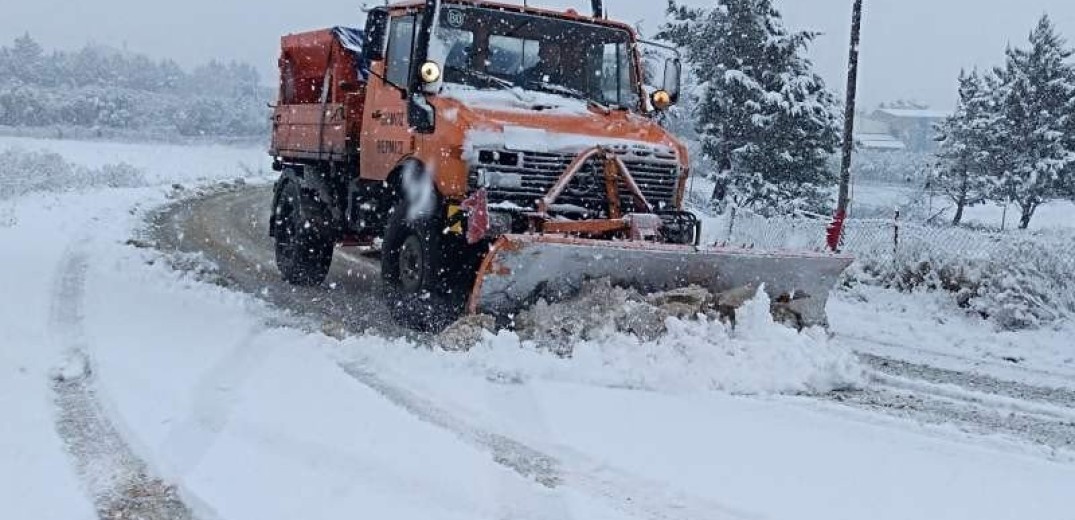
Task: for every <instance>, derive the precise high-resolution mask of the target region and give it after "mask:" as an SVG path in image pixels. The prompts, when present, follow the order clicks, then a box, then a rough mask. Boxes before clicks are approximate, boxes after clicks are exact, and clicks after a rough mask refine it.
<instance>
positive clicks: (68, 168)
mask: <svg viewBox="0 0 1075 520" xmlns="http://www.w3.org/2000/svg"><path fill="white" fill-rule="evenodd" d="M145 185H146V181H145V176H144V174H143V172H142V170H140V169H138V168H135V167H134V166H131V165H130V164H127V163H125V162H121V163H117V164H105V165H102V166H100V167H98V168H88V167H85V166H81V165H77V164H72V163H70V162H68V161H67V160H65V159H64V157H63V156H62V155H60V154H57V153H54V152H49V151H44V150H41V151H26V150H23V149H21V148H7V149H5V150H3V151H2V152H0V199H6V198H14V197H18V196H20V195H24V194H27V193H34V192H64V191H78V190H83V189H87V188H94V187H108V188H131V187H139V186H145Z"/></svg>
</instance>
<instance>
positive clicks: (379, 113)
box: [370, 110, 384, 119]
mask: <svg viewBox="0 0 1075 520" xmlns="http://www.w3.org/2000/svg"><path fill="white" fill-rule="evenodd" d="M370 117H372V118H374V119H380V118H382V117H384V112H382V111H380V110H374V111H373V113H372V114H370Z"/></svg>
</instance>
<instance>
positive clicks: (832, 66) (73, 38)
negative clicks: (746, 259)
mask: <svg viewBox="0 0 1075 520" xmlns="http://www.w3.org/2000/svg"><path fill="white" fill-rule="evenodd" d="M509 1H510V0H509ZM519 1H521V0H519ZM530 1H531V3H532V4H533V5H545V6H551V7H558V8H560V7H571V6H574V7H576V8H579V10H580V11H582V10H583V9H584V8H585V9H588V6H589V1H588V0H530ZM605 1H606V6H607V7H608V9H609V11H610V12H611V14H612V16H613V17H615V18H619V19H622V20H625V21H629V22H632V23H633V22H636V21H643V22H644V24H645V25H646V26H648V27H653V28H655V27H656V26H657V24H659V23H660V21H661V20H663V16H664V13H663V11H664V5H665V2H664V0H605ZM775 1H776V4H777V6H778V7H779V8H780V9H781V10H782V11H783V12H784V15H785V19H786V22H787V25H788V26H789V27H791V28H793V29H811V30H817V31H821V32H823V33H824V36H823V37H822V38H821V39H820V40H819V41H818V42H817V43H816V44H815V46H814V48H813V49H812V51H811V55H812V57H813V58H814V60H815V61H816V63H817V65H818V69H819V70H820V72H821V73H822V74H823V75H824V76H825V78H826V79H827V80H828V81H829V83H830V85H831V86H832V87H834V89H836V90H839V91H842V90H843V84H844V79H843V74H844V68H845V62H846V59H847V58H846V54H847V40H848V31H849V26H850V5H851V0H775ZM687 3H689V4H692V5H706V4H707V3H712V2H704V1H702V0H688V2H687ZM6 4H7V7H5V8H4V17H3V18H4V21H3V23H0V39H2V40H3V41H6V42H10V41H11V40H12V39H13V38H15V37H16V36H18V35H19V34H21V33H22V32H24V31H29V32H30V33H31V34H32V35H33V36H34V37H35V38H36V39H37V40H38V41H40V42H41V43H42V44H43V45H45V47H46V48H61V49H72V48H77V47H80V46H82V45H83V44H84V43H86V42H88V41H92V42H96V43H101V44H107V45H111V46H115V47H123V46H124V45H126V47H127V48H128V49H130V50H132V51H138V52H143V53H146V54H150V55H152V56H154V57H170V58H174V59H176V60H177V61H179V62H180V63H181V64H183V65H191V64H194V63H197V62H200V61H204V60H206V59H208V58H211V57H218V58H225V59H233V58H234V59H240V60H244V61H248V62H251V63H253V64H255V65H257V66H258V67H259V69H261V70H262V72H263V74H264V75H265V79H266V83H267V84H268V83H270V82H271V81H272V80H271V75H272V74H273V73H274V71H273V67H275V64H276V54H277V51H278V48H277V47H278V37H279V35H280V34H283V33H286V32H289V31H291V32H293V31H300V30H304V29H311V28H319V27H326V26H332V25H359V24H360V23H361V20H362V19H363V15H362V14H361V13H360V7H361V5H362V1H361V0H357V1H356V0H316V1H305V2H304V1H295V0H179V1H177V0H164V1H159V0H91V1H84V2H78V1H75V2H72V1H71V0H12V1H11V2H6ZM866 10H867V12H866V19H865V22H864V29H863V31H864V33H863V47H862V51H863V70H862V78H861V83H860V86H861V90H862V95H863V99H864V102H866V103H868V104H875V103H878V102H881V101H886V100H892V99H899V98H914V99H919V100H922V101H924V102H927V103H930V104H932V105H933V106H934V107H937V108H948V107H950V106H951V105H952V104H953V98H954V92H955V78H956V76H957V75H958V73H959V69H960V68H961V67H974V66H976V65H977V66H992V65H995V64H997V63H999V62H1000V61H1001V60H1002V57H1003V51H1004V48H1005V46H1006V45H1007V44H1008V43H1009V42H1012V43H1016V44H1021V43H1022V42H1023V41H1025V39H1026V35H1027V34H1028V32H1029V31H1030V29H1031V28H1032V27H1033V25H1034V23H1035V22H1036V21H1037V19H1038V18H1039V17H1040V16H1041V15H1042V14H1043V13H1046V12H1048V13H1049V14H1050V15H1051V16H1052V17H1053V19H1054V21H1055V22H1056V23H1057V25H1058V26H1059V28H1060V30H1061V31H1062V32H1063V33H1064V34H1065V35H1066V36H1068V37H1069V38H1075V1H1072V0H866Z"/></svg>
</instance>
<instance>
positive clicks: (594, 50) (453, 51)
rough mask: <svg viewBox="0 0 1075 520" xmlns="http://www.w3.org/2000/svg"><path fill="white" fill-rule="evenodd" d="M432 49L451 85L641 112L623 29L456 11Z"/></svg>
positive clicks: (443, 18) (446, 16)
mask: <svg viewBox="0 0 1075 520" xmlns="http://www.w3.org/2000/svg"><path fill="white" fill-rule="evenodd" d="M432 47H434V48H437V47H439V49H438V50H439V51H440V53H436V54H431V55H437V54H440V55H442V56H443V59H444V81H445V83H449V84H457V85H466V86H470V87H473V88H478V89H505V88H515V87H518V88H521V89H524V90H535V91H543V92H548V93H552V94H558V95H563V96H567V97H575V98H579V99H584V100H587V101H591V102H595V103H599V104H601V105H606V106H610V107H620V108H626V109H637V108H638V106H639V98H638V92H637V90H636V88H635V85H636V82H635V81H633V78H634V68H633V67H632V63H633V60H632V58H631V56H632V55H631V36H630V34H629V33H628V32H627V31H625V30H620V29H612V28H608V27H602V26H598V25H594V24H588V23H582V22H572V21H568V20H558V19H555V18H549V17H543V16H535V15H530V14H521V13H510V12H504V11H499V10H494V9H489V8H482V7H471V6H462V5H450V6H446V7H444V8H443V9H442V10H441V12H440V17H439V22H438V24H437V30H436V31H435V33H434V37H433V46H432ZM432 51H434V49H431V52H432Z"/></svg>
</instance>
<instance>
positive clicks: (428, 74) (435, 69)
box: [418, 61, 440, 84]
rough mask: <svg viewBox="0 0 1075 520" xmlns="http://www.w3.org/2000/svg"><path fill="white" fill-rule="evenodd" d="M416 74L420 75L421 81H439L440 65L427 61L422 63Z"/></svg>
mask: <svg viewBox="0 0 1075 520" xmlns="http://www.w3.org/2000/svg"><path fill="white" fill-rule="evenodd" d="M418 74H419V76H421V78H422V82H423V83H426V84H429V83H436V82H438V81H440V65H437V63H436V62H433V61H427V62H425V63H423V64H422V68H421V69H419V70H418Z"/></svg>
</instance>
